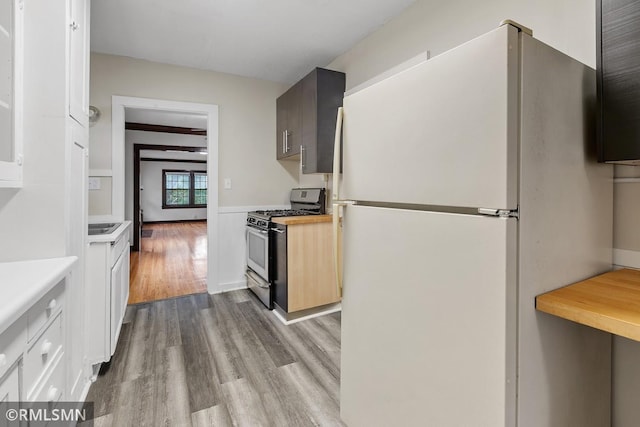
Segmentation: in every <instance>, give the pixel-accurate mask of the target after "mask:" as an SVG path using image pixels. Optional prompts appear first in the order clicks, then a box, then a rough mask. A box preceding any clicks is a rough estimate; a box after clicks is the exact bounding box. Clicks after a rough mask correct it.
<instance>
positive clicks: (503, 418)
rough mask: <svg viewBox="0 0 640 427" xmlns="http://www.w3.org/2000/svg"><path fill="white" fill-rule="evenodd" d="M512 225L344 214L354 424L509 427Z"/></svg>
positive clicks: (347, 403) (345, 318)
mask: <svg viewBox="0 0 640 427" xmlns="http://www.w3.org/2000/svg"><path fill="white" fill-rule="evenodd" d="M516 227H517V223H516V220H515V219H513V218H511V219H502V218H489V217H481V216H470V215H457V214H446V213H434V212H424V211H409V210H398V209H386V208H373V207H363V206H348V207H347V208H346V209H345V216H344V233H345V234H344V256H345V260H344V261H345V262H344V289H343V300H342V361H341V402H340V403H341V416H342V419H343V420H344V422H345V423H346V424H347V425H349V426H353V427H359V426H390V425H399V426H417V425H421V426H492V427H498V426H505V425H506V426H510V425H513V422H514V420H515V413H514V412H515V409H514V408H515V349H516V342H515V327H516V321H515V312H511V311H510V310H515V306H516V304H515V298H516V295H515V293H516V262H515V258H516V249H515V245H516ZM505 408H506V409H505Z"/></svg>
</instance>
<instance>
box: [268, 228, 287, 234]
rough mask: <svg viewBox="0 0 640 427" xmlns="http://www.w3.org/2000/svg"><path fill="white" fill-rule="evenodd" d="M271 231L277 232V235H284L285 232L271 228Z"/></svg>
mask: <svg viewBox="0 0 640 427" xmlns="http://www.w3.org/2000/svg"><path fill="white" fill-rule="evenodd" d="M269 230H271V231H275V232H276V233H279V234H284V230H278V229H277V228H270V229H269Z"/></svg>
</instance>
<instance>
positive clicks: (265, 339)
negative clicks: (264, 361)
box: [237, 301, 295, 366]
mask: <svg viewBox="0 0 640 427" xmlns="http://www.w3.org/2000/svg"><path fill="white" fill-rule="evenodd" d="M237 306H238V308H239V310H240V312H241V313H242V314H243V315H244V316H245V318H246V319H247V323H248V324H249V325H250V327H251V328H252V330H253V333H254V334H256V336H257V337H258V339H259V340H260V342H261V343H262V345H263V347H264V348H265V350H266V351H267V353H269V356H270V357H271V360H273V363H274V364H275V365H276V366H283V365H288V364H289V363H293V362H295V358H294V357H293V356H292V355H291V353H290V352H289V351H288V346H287V345H285V344H284V343H282V341H280V338H279V337H278V333H277V332H276V331H275V329H274V328H273V326H272V324H271V323H269V321H267V320H266V319H265V318H264V314H263V313H261V312H259V311H257V310H256V309H255V308H256V304H255V302H253V301H244V302H241V303H239V304H237Z"/></svg>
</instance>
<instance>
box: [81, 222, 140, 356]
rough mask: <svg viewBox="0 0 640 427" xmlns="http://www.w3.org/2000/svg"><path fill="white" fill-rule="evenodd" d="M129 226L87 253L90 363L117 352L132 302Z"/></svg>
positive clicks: (94, 244) (91, 245)
mask: <svg viewBox="0 0 640 427" xmlns="http://www.w3.org/2000/svg"><path fill="white" fill-rule="evenodd" d="M129 226H130V223H129V222H126V223H124V224H123V225H122V226H120V227H119V228H118V229H117V230H116V231H115V232H114V233H113V234H112V235H111V236H100V237H96V239H97V240H98V241H91V240H92V239H91V237H90V242H89V250H88V252H87V292H86V298H87V300H86V306H87V307H91V310H87V312H86V319H87V321H86V328H87V330H86V334H85V336H86V338H87V362H88V363H89V364H91V365H95V364H98V363H102V362H107V361H109V360H110V359H111V356H112V355H113V353H114V352H115V349H116V344H117V343H118V336H119V335H120V328H121V327H122V321H123V319H124V313H125V310H126V308H127V301H128V299H129Z"/></svg>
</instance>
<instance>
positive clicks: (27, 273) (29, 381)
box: [0, 257, 77, 407]
mask: <svg viewBox="0 0 640 427" xmlns="http://www.w3.org/2000/svg"><path fill="white" fill-rule="evenodd" d="M76 260H77V258H75V257H66V258H56V259H46V260H39V261H23V262H15V263H4V264H0V277H9V278H11V279H12V280H10V285H11V286H12V288H13V289H14V292H11V291H9V292H6V298H5V299H4V300H2V301H0V403H1V402H19V404H20V406H21V407H28V406H29V405H30V404H31V402H50V403H51V404H52V407H55V404H56V402H58V401H61V400H64V399H68V398H69V397H70V396H68V395H67V382H66V378H65V372H66V370H67V368H68V366H67V365H68V362H69V354H70V352H69V351H68V350H69V348H70V346H69V341H68V339H69V334H68V330H67V323H66V316H67V306H66V298H67V296H68V292H69V285H70V283H72V281H71V277H72V275H73V273H72V272H71V270H72V268H73V264H74V263H75V262H76ZM15 290H19V291H15Z"/></svg>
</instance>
